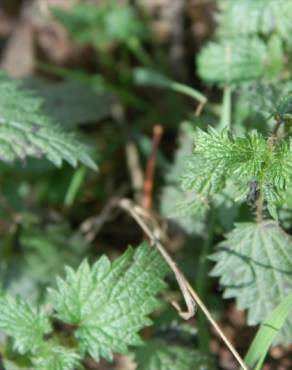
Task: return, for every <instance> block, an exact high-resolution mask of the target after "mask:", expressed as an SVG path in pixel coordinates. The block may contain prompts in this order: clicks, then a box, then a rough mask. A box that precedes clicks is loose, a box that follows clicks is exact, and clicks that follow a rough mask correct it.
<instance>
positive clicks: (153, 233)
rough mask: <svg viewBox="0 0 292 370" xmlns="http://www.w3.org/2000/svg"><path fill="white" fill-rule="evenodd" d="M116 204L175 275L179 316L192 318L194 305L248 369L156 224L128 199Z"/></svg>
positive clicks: (174, 304)
mask: <svg viewBox="0 0 292 370" xmlns="http://www.w3.org/2000/svg"><path fill="white" fill-rule="evenodd" d="M118 204H119V206H120V207H121V208H122V209H124V210H125V211H127V212H128V213H129V214H130V215H131V216H132V217H133V219H134V220H135V221H136V222H137V224H138V225H139V226H140V227H141V229H142V230H143V231H144V233H145V234H146V235H147V236H148V238H149V239H150V242H151V244H152V245H154V246H155V247H156V248H157V249H158V251H159V253H160V254H161V255H162V257H163V258H164V260H165V261H166V263H167V264H168V266H169V267H170V269H171V270H172V271H173V273H174V274H175V277H176V280H177V283H178V285H179V287H180V289H181V292H182V295H183V297H184V300H185V303H186V306H187V311H186V312H183V311H182V310H181V308H180V307H179V305H178V304H177V302H172V304H173V306H174V307H175V308H176V309H177V310H178V313H179V315H180V316H182V317H183V318H184V319H185V320H188V319H189V318H190V317H192V316H194V314H195V308H196V305H198V306H199V307H200V309H201V310H202V311H203V313H204V314H205V316H206V317H207V319H208V321H209V322H210V324H211V325H212V326H213V328H214V329H215V330H216V332H217V333H218V335H219V336H220V338H221V339H222V340H223V342H224V343H225V344H226V346H227V347H228V348H229V350H230V352H231V353H232V354H233V356H234V357H235V358H236V360H237V361H238V363H239V364H240V366H241V367H242V369H243V370H248V367H247V366H246V365H245V363H244V361H243V359H242V358H241V356H240V355H239V353H238V352H237V351H236V349H235V348H234V346H233V345H232V343H231V342H230V341H229V339H228V338H227V337H226V335H225V334H224V333H223V331H222V330H221V328H220V327H219V325H218V324H217V323H216V321H215V320H214V319H213V317H212V315H211V313H210V312H209V310H208V308H207V307H206V306H205V304H204V303H203V302H202V300H201V298H200V297H199V296H198V294H197V293H196V291H195V290H194V289H193V287H192V286H191V285H190V283H189V282H188V280H187V279H186V278H185V276H184V274H183V273H182V272H181V271H180V269H179V268H178V267H177V265H176V263H175V262H174V261H173V259H172V258H171V256H170V255H169V254H168V252H167V251H166V249H165V247H164V246H163V244H162V243H161V241H160V239H159V236H160V231H159V229H158V228H157V227H156V224H155V222H154V220H153V218H152V217H151V215H150V214H149V213H148V212H146V211H145V210H144V209H142V208H141V207H139V206H137V205H135V204H134V203H133V202H132V201H131V200H129V199H122V200H121V201H120V202H119V203H118ZM151 223H152V228H151V226H150V225H151ZM153 225H154V228H153Z"/></svg>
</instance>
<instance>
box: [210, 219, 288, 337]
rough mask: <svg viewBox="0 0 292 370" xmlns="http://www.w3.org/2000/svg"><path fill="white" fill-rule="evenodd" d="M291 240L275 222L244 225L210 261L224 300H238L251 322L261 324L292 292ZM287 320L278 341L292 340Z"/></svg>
mask: <svg viewBox="0 0 292 370" xmlns="http://www.w3.org/2000/svg"><path fill="white" fill-rule="evenodd" d="M291 250H292V240H291V237H290V236H289V235H287V234H286V233H285V232H284V231H283V230H282V229H281V228H280V227H279V226H278V224H277V223H276V222H274V221H265V222H263V223H261V224H254V223H242V224H237V225H236V228H235V229H234V230H233V231H232V232H231V233H230V234H228V235H227V238H226V240H225V241H223V242H222V243H220V244H219V246H218V252H217V253H216V254H214V255H213V256H212V257H211V258H212V259H213V260H214V261H215V262H216V266H215V267H214V269H213V270H212V272H211V275H212V276H218V277H220V284H221V285H222V286H223V288H224V297H225V298H232V297H235V298H236V300H237V304H238V306H239V308H241V309H247V310H248V323H249V324H250V325H256V324H258V323H261V322H262V321H263V320H264V319H265V318H266V317H267V316H268V315H269V314H270V313H271V312H272V310H273V309H274V308H275V307H277V306H278V305H279V304H280V303H281V302H282V300H283V299H284V298H285V297H286V296H287V295H288V294H289V293H291V292H292V279H291V277H292V256H291ZM291 333H292V318H291V317H290V318H288V319H287V323H286V324H285V325H284V327H283V329H282V331H281V332H280V336H279V337H278V339H277V341H278V342H283V343H289V342H291V339H292V335H291Z"/></svg>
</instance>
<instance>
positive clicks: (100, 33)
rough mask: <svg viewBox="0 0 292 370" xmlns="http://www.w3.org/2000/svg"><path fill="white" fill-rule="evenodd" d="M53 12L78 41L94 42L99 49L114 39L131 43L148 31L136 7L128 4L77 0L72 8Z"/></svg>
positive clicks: (83, 42) (55, 9)
mask: <svg viewBox="0 0 292 370" xmlns="http://www.w3.org/2000/svg"><path fill="white" fill-rule="evenodd" d="M54 15H55V17H56V18H57V19H58V20H59V21H60V22H62V23H63V25H64V26H65V27H66V29H67V30H68V31H69V33H70V35H71V36H72V38H73V39H74V40H75V41H77V42H78V43H80V44H88V43H91V44H92V45H94V46H95V47H96V48H97V49H100V48H102V49H103V48H105V47H106V46H107V45H108V44H109V43H113V42H121V43H125V44H128V43H129V42H131V41H132V40H133V39H140V38H145V36H147V34H148V32H147V29H146V28H145V26H144V25H143V23H142V22H141V20H140V19H139V17H138V14H137V12H136V11H135V9H134V8H133V7H131V6H127V5H126V4H122V5H121V4H118V3H116V2H105V3H104V4H101V5H99V6H96V5H91V4H77V5H76V6H74V7H73V8H72V9H70V11H64V10H63V9H61V8H54Z"/></svg>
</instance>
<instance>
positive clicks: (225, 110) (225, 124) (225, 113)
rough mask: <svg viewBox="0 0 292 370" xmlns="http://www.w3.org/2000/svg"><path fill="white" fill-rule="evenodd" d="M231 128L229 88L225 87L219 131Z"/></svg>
mask: <svg viewBox="0 0 292 370" xmlns="http://www.w3.org/2000/svg"><path fill="white" fill-rule="evenodd" d="M230 127H231V87H230V86H225V88H224V93H223V102H222V110H221V119H220V123H219V127H218V129H219V130H223V129H224V128H227V129H230Z"/></svg>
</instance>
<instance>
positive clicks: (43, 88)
mask: <svg viewBox="0 0 292 370" xmlns="http://www.w3.org/2000/svg"><path fill="white" fill-rule="evenodd" d="M25 86H27V88H29V89H32V90H33V91H34V92H35V93H36V94H37V95H38V96H40V97H41V98H42V99H43V100H44V102H43V111H44V112H45V113H46V114H47V115H49V116H50V117H52V118H53V119H54V120H55V121H56V122H58V123H60V125H62V127H64V128H66V129H67V128H68V129H71V128H72V129H73V128H75V127H76V126H79V125H84V124H88V123H96V122H99V121H101V120H104V119H106V118H108V117H110V114H111V105H112V102H113V97H111V96H110V95H109V94H105V93H99V94H98V93H97V94H95V93H94V91H93V89H92V88H91V86H89V83H87V84H86V83H83V82H80V81H74V80H72V79H71V80H70V79H68V80H65V81H62V82H58V83H48V82H44V81H42V80H38V79H29V80H28V81H26V83H25Z"/></svg>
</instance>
